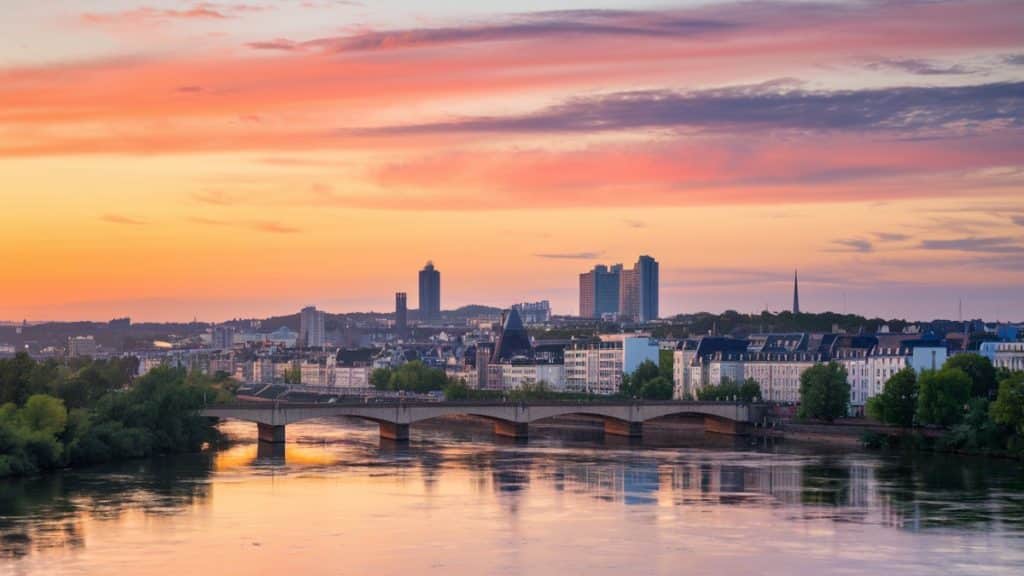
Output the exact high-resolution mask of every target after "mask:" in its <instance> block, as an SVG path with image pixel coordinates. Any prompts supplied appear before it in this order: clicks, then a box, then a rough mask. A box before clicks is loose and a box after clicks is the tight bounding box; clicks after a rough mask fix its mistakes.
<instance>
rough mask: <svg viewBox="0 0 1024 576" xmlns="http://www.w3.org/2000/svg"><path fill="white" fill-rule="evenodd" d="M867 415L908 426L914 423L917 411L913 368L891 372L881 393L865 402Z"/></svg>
mask: <svg viewBox="0 0 1024 576" xmlns="http://www.w3.org/2000/svg"><path fill="white" fill-rule="evenodd" d="M866 409H867V412H868V416H870V417H871V418H874V419H875V420H878V421H879V422H885V423H886V424H892V425H894V426H902V427H904V428H908V427H910V426H913V424H914V414H915V413H916V411H917V373H916V372H914V369H913V368H904V369H903V370H900V371H899V372H897V373H895V374H893V375H892V376H891V377H890V378H889V379H888V380H887V381H886V382H885V387H884V388H883V389H882V393H881V394H879V395H878V396H873V397H872V398H870V399H869V400H868V403H867V407H866Z"/></svg>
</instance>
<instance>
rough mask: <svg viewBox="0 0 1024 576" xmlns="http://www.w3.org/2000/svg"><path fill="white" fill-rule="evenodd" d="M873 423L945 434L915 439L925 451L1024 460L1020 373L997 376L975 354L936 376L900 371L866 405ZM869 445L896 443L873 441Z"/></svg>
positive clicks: (1023, 391)
mask: <svg viewBox="0 0 1024 576" xmlns="http://www.w3.org/2000/svg"><path fill="white" fill-rule="evenodd" d="M866 411H867V414H868V416H869V417H871V418H872V419H875V420H878V421H880V422H884V423H886V424H891V425H893V426H899V427H901V428H913V427H930V428H939V429H943V430H945V431H946V432H945V433H944V434H943V435H942V436H941V437H939V438H938V439H937V440H934V441H932V440H928V439H925V438H922V437H913V438H914V441H915V442H919V443H922V444H925V445H926V446H925V447H929V448H936V449H939V450H950V451H962V452H971V453H1009V454H1014V455H1018V456H1024V372H1010V371H1007V370H996V369H995V368H994V367H993V366H992V363H991V362H990V361H989V360H988V358H985V357H984V356H980V355H978V354H958V355H956V356H953V357H951V358H950V359H949V360H947V361H946V363H945V364H944V365H943V366H942V368H941V369H939V370H934V371H925V372H922V373H921V374H920V375H919V374H916V373H915V372H914V371H913V370H912V369H909V368H907V369H904V370H903V371H901V372H898V373H897V374H895V375H893V376H892V377H891V378H889V380H888V381H887V382H886V383H885V387H884V388H883V390H882V393H881V394H880V395H878V396H875V397H873V398H871V399H870V400H868V404H867V406H866ZM865 440H866V442H867V443H868V444H870V445H881V444H890V443H894V442H896V441H897V440H896V438H895V437H890V436H885V435H871V436H869V437H866V438H865Z"/></svg>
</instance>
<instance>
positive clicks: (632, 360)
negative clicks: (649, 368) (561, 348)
mask: <svg viewBox="0 0 1024 576" xmlns="http://www.w3.org/2000/svg"><path fill="white" fill-rule="evenodd" d="M647 360H649V361H651V362H653V363H655V364H657V363H658V342H657V341H656V340H653V339H651V338H648V337H646V336H631V335H618V334H615V335H610V336H604V335H603V336H601V339H600V340H599V341H589V342H575V343H573V344H571V345H569V346H568V347H566V349H565V385H566V389H567V390H569V391H574V392H588V393H591V394H615V393H616V392H618V391H619V387H620V385H621V384H622V376H623V374H632V373H633V372H635V371H636V369H637V367H639V366H640V364H642V363H643V362H644V361H647Z"/></svg>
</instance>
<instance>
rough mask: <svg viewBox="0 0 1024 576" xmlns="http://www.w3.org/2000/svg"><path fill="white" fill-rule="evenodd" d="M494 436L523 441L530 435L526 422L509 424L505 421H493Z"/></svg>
mask: <svg viewBox="0 0 1024 576" xmlns="http://www.w3.org/2000/svg"><path fill="white" fill-rule="evenodd" d="M494 434H495V436H505V437H507V438H518V439H524V438H527V437H529V435H530V425H529V424H527V423H526V422H510V421H507V420H495V421H494Z"/></svg>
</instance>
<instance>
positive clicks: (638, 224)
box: [622, 218, 647, 228]
mask: <svg viewBox="0 0 1024 576" xmlns="http://www.w3.org/2000/svg"><path fill="white" fill-rule="evenodd" d="M622 223H623V224H625V225H626V226H629V227H630V228H647V222H644V221H643V220H631V219H629V218H625V219H623V220H622Z"/></svg>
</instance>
